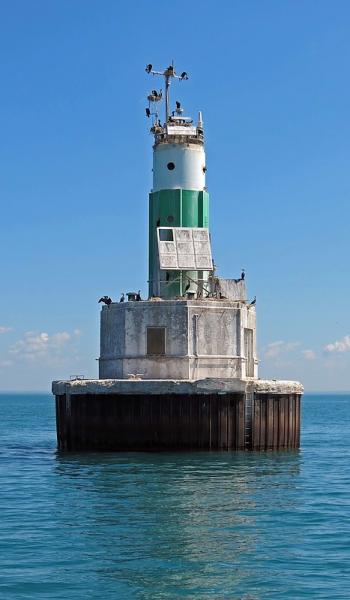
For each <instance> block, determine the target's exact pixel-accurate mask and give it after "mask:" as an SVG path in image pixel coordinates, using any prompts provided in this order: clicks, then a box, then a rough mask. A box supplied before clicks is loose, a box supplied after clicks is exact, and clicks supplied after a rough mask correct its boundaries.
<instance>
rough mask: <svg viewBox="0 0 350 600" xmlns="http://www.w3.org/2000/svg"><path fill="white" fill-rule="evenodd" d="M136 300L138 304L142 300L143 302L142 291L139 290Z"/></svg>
mask: <svg viewBox="0 0 350 600" xmlns="http://www.w3.org/2000/svg"><path fill="white" fill-rule="evenodd" d="M135 300H136V302H140V300H142V298H141V290H139V291H138V292H137V294H136V298H135Z"/></svg>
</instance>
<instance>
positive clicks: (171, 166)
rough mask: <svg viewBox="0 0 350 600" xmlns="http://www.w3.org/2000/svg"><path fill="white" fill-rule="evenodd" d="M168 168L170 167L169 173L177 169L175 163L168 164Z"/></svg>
mask: <svg viewBox="0 0 350 600" xmlns="http://www.w3.org/2000/svg"><path fill="white" fill-rule="evenodd" d="M167 167H168V169H169V171H173V170H174V169H175V163H173V162H168V164H167Z"/></svg>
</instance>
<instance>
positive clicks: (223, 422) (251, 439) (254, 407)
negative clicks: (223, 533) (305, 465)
mask: <svg viewBox="0 0 350 600" xmlns="http://www.w3.org/2000/svg"><path fill="white" fill-rule="evenodd" d="M146 72H147V74H148V75H149V76H151V77H154V81H156V82H157V81H158V78H160V79H161V80H163V87H161V88H160V89H159V88H158V87H157V85H153V86H152V88H153V89H151V90H150V91H149V93H148V95H147V100H148V105H147V107H146V110H145V112H146V117H147V119H148V120H149V123H150V132H151V134H152V137H153V178H152V188H151V190H150V193H149V199H148V202H149V248H148V251H149V271H148V297H147V298H144V299H142V298H141V295H140V293H139V292H138V293H136V292H130V293H127V301H121V302H112V301H111V300H110V299H109V298H108V297H107V296H105V297H104V298H106V299H107V300H108V302H106V304H105V306H103V307H102V310H101V313H100V356H99V359H98V361H99V378H98V379H88V380H86V379H73V380H71V381H58V382H53V393H54V394H55V396H56V414H57V437H58V445H59V448H60V449H63V450H79V449H89V450H90V449H94V450H130V449H135V450H147V449H151V450H161V449H169V448H173V449H178V448H183V449H203V450H210V449H225V450H235V449H236V450H238V449H240V450H242V449H245V450H249V449H255V450H261V449H268V448H274V449H279V448H297V447H298V446H299V436H300V398H301V395H302V391H303V388H302V386H301V384H300V383H298V382H292V381H276V380H272V381H270V380H261V379H259V377H258V364H259V363H258V357H257V341H256V299H255V298H254V300H252V301H249V300H248V296H247V290H246V277H245V272H244V270H243V271H242V272H241V269H238V265H235V271H236V273H235V274H236V277H232V276H231V277H227V276H226V274H224V275H225V276H224V275H222V274H219V273H217V270H216V268H215V264H214V260H213V248H212V239H211V236H210V231H209V193H208V190H207V187H206V170H207V166H206V159H205V145H204V124H203V117H202V113H201V112H199V113H198V116H197V118H196V119H195V120H193V119H192V118H191V116H187V115H186V114H185V111H184V108H183V106H182V102H181V101H179V100H177V99H176V100H175V101H172V99H171V95H170V89H171V86H172V84H175V83H177V84H179V86H180V85H181V86H182V83H183V82H185V81H187V79H188V75H187V73H186V72H185V71H182V72H181V73H179V74H178V73H177V72H176V70H175V67H174V64H173V63H172V64H171V65H169V66H168V67H167V68H165V69H164V70H155V69H154V68H153V66H152V65H151V64H148V65H147V66H146ZM213 243H214V244H215V240H214V241H213ZM243 259H244V256H243V255H242V256H241V257H240V262H242V261H243ZM237 272H238V276H237ZM239 273H241V274H240V275H239ZM228 275H230V274H228ZM111 283H112V282H111ZM140 287H141V286H140Z"/></svg>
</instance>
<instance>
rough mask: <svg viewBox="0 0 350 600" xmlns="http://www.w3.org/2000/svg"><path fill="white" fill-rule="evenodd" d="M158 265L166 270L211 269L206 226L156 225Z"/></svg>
mask: <svg viewBox="0 0 350 600" xmlns="http://www.w3.org/2000/svg"><path fill="white" fill-rule="evenodd" d="M157 238H158V253H159V265H160V268H161V269H163V270H168V271H196V270H200V271H211V270H212V268H213V262H212V257H211V247H210V237H209V230H208V229H207V228H199V227H158V228H157Z"/></svg>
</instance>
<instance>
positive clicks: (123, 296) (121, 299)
mask: <svg viewBox="0 0 350 600" xmlns="http://www.w3.org/2000/svg"><path fill="white" fill-rule="evenodd" d="M124 299H125V295H124V292H123V293H122V295H121V296H120V300H119V302H124Z"/></svg>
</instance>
